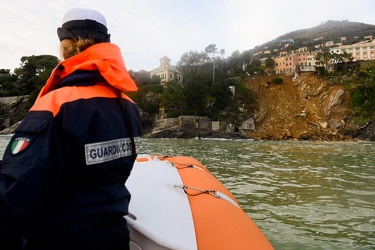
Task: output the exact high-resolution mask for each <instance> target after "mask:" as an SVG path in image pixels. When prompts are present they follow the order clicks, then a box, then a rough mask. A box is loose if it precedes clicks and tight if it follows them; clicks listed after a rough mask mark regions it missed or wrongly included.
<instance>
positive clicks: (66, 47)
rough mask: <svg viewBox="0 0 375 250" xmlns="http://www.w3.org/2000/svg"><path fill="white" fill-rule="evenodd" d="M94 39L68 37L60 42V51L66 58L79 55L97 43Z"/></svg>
mask: <svg viewBox="0 0 375 250" xmlns="http://www.w3.org/2000/svg"><path fill="white" fill-rule="evenodd" d="M97 43H98V42H97V41H95V40H94V39H81V38H79V39H78V40H76V39H73V38H67V39H64V40H62V41H61V42H60V53H61V56H62V58H64V60H66V59H68V58H70V57H72V56H74V55H77V54H78V53H80V52H82V51H84V50H85V49H87V48H88V47H90V46H92V45H94V44H97Z"/></svg>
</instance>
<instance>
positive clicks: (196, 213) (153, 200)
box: [126, 155, 273, 250]
mask: <svg viewBox="0 0 375 250" xmlns="http://www.w3.org/2000/svg"><path fill="white" fill-rule="evenodd" d="M126 186H127V187H128V189H129V191H130V193H131V194H132V198H131V201H130V206H129V214H128V215H127V216H126V219H127V221H128V226H129V230H130V240H131V241H130V249H131V250H159V249H160V250H161V249H176V250H184V249H186V250H190V249H200V250H211V249H214V250H219V249H225V250H228V249H236V250H241V249H246V250H248V249H273V247H272V245H271V244H270V243H269V241H268V240H267V238H266V237H265V235H264V234H263V233H262V231H261V230H260V229H259V228H258V226H257V225H256V224H255V223H254V222H253V221H252V220H251V218H250V217H249V216H248V215H247V214H246V213H245V212H244V211H243V210H242V208H241V206H240V204H239V203H238V201H237V200H236V198H235V197H234V196H233V194H232V193H231V192H230V191H229V190H228V189H227V188H226V187H225V186H224V185H223V184H222V183H221V182H220V181H219V180H218V179H216V178H215V177H214V176H213V175H212V174H211V173H210V171H209V170H208V169H207V168H206V167H205V166H204V165H203V164H202V163H201V162H199V161H198V160H196V159H195V158H191V157H184V156H176V157H171V156H164V157H162V156H154V155H139V156H138V157H137V160H136V163H135V164H134V167H133V170H132V173H131V175H130V177H129V179H128V181H127V184H126Z"/></svg>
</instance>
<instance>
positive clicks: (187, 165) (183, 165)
mask: <svg viewBox="0 0 375 250" xmlns="http://www.w3.org/2000/svg"><path fill="white" fill-rule="evenodd" d="M170 163H171V164H172V165H173V166H174V167H175V168H177V169H184V168H194V169H199V170H205V169H203V168H201V167H199V166H197V165H193V164H188V163H178V162H171V161H170ZM177 165H181V167H179V166H177Z"/></svg>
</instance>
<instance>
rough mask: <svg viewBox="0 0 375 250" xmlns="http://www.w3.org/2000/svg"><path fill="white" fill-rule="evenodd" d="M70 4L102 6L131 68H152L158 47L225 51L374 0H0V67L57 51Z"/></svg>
mask: <svg viewBox="0 0 375 250" xmlns="http://www.w3.org/2000/svg"><path fill="white" fill-rule="evenodd" d="M75 7H79V8H93V9H96V10H98V11H100V12H102V13H103V14H104V16H105V17H106V19H107V24H108V30H109V33H110V34H111V41H112V42H113V43H115V44H117V45H118V46H119V47H120V48H121V50H122V54H123V57H124V60H125V64H126V66H127V68H128V70H130V69H132V70H134V71H139V70H142V69H144V70H147V71H150V70H152V69H154V68H157V67H158V66H159V59H160V58H161V57H163V56H165V55H166V56H168V57H169V58H170V59H171V60H172V62H171V64H172V65H175V64H176V63H177V62H178V61H179V60H180V57H181V56H182V55H183V54H184V53H185V52H188V51H198V52H200V51H204V49H205V48H206V47H207V46H208V45H209V44H216V47H217V48H218V49H219V50H221V49H224V50H225V55H224V57H228V56H230V55H231V54H232V53H233V52H234V51H236V50H238V51H240V52H243V51H245V50H249V49H253V48H254V47H255V46H256V45H261V44H263V43H266V42H268V41H270V40H273V39H274V38H276V37H278V36H281V35H284V34H286V33H289V32H292V31H295V30H300V29H306V28H312V27H315V26H317V25H319V24H321V23H322V22H325V21H327V20H335V21H342V20H348V21H353V22H362V23H367V24H375V1H374V0H356V1H355V0H351V1H347V0H314V1H300V0H283V1H280V0H136V1H134V0H105V1H104V0H89V1H87V0H79V1H78V0H61V1H54V0H1V2H0V11H1V13H0V69H11V70H12V71H13V70H14V68H17V67H19V66H20V63H21V61H20V59H21V57H22V56H31V55H43V54H48V55H54V56H57V57H59V58H60V53H59V40H58V38H57V34H56V29H57V27H60V26H61V24H62V18H63V15H64V13H65V12H66V10H68V9H70V8H75Z"/></svg>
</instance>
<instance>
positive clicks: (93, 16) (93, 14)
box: [63, 8, 107, 27]
mask: <svg viewBox="0 0 375 250" xmlns="http://www.w3.org/2000/svg"><path fill="white" fill-rule="evenodd" d="M86 19H89V20H94V21H97V22H98V23H101V24H103V25H104V26H105V27H107V21H106V20H105V17H104V16H103V14H102V13H100V12H99V11H96V10H90V9H80V8H74V9H70V10H68V11H67V12H66V13H65V15H64V18H63V24H64V23H66V22H69V21H74V20H86Z"/></svg>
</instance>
